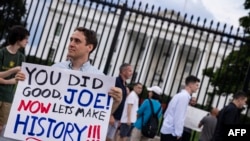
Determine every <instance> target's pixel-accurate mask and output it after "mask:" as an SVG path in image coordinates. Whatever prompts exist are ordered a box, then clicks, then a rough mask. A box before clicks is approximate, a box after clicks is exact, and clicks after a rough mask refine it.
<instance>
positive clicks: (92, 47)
mask: <svg viewBox="0 0 250 141" xmlns="http://www.w3.org/2000/svg"><path fill="white" fill-rule="evenodd" d="M88 48H89V52H92V51H93V49H94V46H93V45H92V44H88Z"/></svg>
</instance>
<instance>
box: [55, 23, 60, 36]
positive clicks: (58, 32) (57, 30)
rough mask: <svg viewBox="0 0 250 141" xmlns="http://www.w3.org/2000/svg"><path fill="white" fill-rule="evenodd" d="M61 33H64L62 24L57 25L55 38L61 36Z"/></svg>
mask: <svg viewBox="0 0 250 141" xmlns="http://www.w3.org/2000/svg"><path fill="white" fill-rule="evenodd" d="M61 31H62V24H61V23H57V25H56V30H55V36H59V35H60V34H61Z"/></svg>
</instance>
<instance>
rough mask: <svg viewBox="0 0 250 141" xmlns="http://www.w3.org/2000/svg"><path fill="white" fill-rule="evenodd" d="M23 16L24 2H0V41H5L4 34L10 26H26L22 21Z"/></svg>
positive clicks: (8, 0) (14, 0)
mask: <svg viewBox="0 0 250 141" xmlns="http://www.w3.org/2000/svg"><path fill="white" fill-rule="evenodd" d="M25 14H26V7H25V1H24V0H1V1H0V15H1V16H0V41H2V40H5V38H6V33H7V31H8V29H9V28H10V27H11V26H13V25H24V26H25V25H26V23H25V21H24V20H23V18H24V16H25ZM4 44H6V42H5V43H4Z"/></svg>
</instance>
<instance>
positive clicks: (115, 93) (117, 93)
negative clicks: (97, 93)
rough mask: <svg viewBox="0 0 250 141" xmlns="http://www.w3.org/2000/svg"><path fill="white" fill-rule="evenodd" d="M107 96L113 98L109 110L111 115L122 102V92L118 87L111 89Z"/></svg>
mask: <svg viewBox="0 0 250 141" xmlns="http://www.w3.org/2000/svg"><path fill="white" fill-rule="evenodd" d="M108 94H109V95H110V96H111V97H113V99H114V101H113V106H112V110H111V114H113V113H114V112H115V110H116V109H117V108H118V107H119V105H120V103H121V101H122V90H121V88H118V87H112V88H111V89H110V91H109V92H108Z"/></svg>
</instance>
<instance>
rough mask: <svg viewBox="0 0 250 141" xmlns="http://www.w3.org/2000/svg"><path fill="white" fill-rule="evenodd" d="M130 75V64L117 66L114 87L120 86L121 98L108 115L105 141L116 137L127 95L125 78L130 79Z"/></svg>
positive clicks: (110, 140) (131, 71)
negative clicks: (108, 120) (114, 109)
mask: <svg viewBox="0 0 250 141" xmlns="http://www.w3.org/2000/svg"><path fill="white" fill-rule="evenodd" d="M132 75H133V68H132V66H131V65H130V64H128V63H123V64H122V65H121V66H120V68H119V76H117V77H116V84H115V86H116V87H118V88H121V90H122V99H121V103H120V105H119V107H118V108H117V109H116V111H115V112H114V113H113V114H112V115H111V116H110V123H109V126H108V134H107V137H106V141H112V140H114V139H115V138H116V137H115V135H116V133H117V130H118V128H119V126H120V120H121V117H122V111H123V108H124V104H125V100H126V97H127V89H126V85H127V83H126V80H128V79H130V78H131V77H132Z"/></svg>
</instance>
